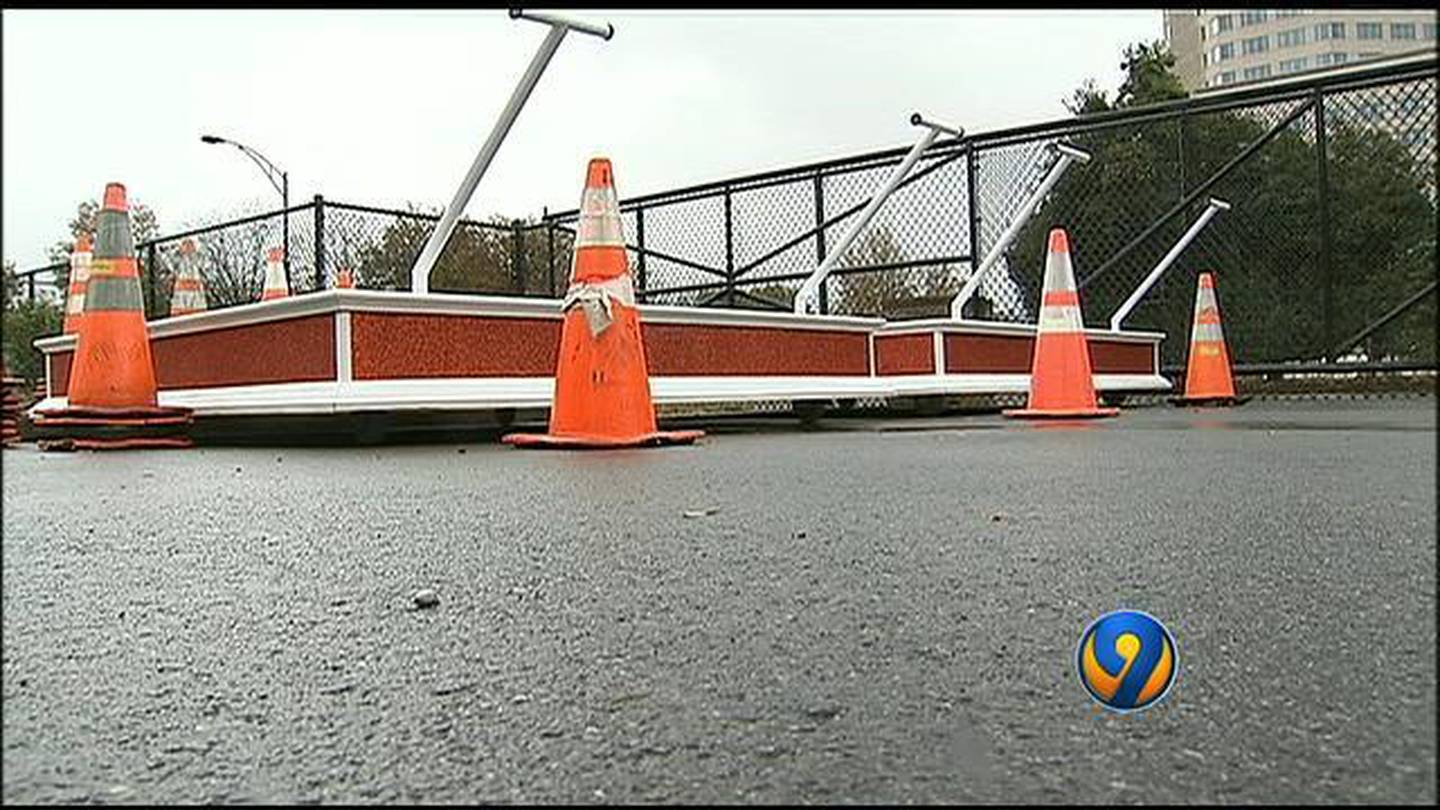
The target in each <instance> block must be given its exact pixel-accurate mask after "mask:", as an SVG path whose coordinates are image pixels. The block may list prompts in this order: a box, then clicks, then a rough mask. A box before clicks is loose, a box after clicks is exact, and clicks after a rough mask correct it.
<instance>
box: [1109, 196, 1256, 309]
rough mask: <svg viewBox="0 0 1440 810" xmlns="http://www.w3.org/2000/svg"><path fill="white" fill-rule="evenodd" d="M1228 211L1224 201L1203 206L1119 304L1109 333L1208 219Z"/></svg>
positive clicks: (1203, 226)
mask: <svg viewBox="0 0 1440 810" xmlns="http://www.w3.org/2000/svg"><path fill="white" fill-rule="evenodd" d="M1229 210H1230V203H1227V202H1225V201H1224V200H1217V199H1215V198H1214V197H1211V198H1210V203H1209V205H1206V206H1205V212H1204V213H1202V214H1201V215H1200V218H1199V219H1196V220H1195V224H1193V225H1191V226H1190V230H1188V231H1186V232H1185V234H1184V235H1183V236H1181V237H1180V241H1178V242H1176V243H1175V246H1174V247H1172V248H1170V252H1168V253H1166V254H1165V256H1164V258H1162V259H1161V260H1160V262H1159V264H1156V265H1155V269H1154V270H1151V271H1150V275H1148V276H1146V277H1145V280H1144V281H1142V282H1140V286H1138V287H1136V288H1135V292H1132V293H1130V297H1129V298H1126V299H1125V303H1123V304H1121V305H1120V308H1119V309H1117V310H1115V314H1114V315H1111V316H1110V331H1111V332H1119V331H1120V322H1121V321H1123V320H1125V316H1126V315H1129V314H1130V310H1132V309H1134V308H1135V305H1136V304H1138V303H1140V299H1141V298H1144V297H1145V293H1147V292H1149V291H1150V288H1151V287H1152V286H1154V285H1155V282H1156V281H1158V280H1159V278H1160V274H1162V273H1164V272H1165V271H1166V270H1167V269H1168V268H1169V267H1170V265H1171V264H1173V263H1174V262H1175V259H1176V257H1178V256H1179V255H1180V252H1181V251H1183V250H1184V249H1185V247H1186V246H1187V245H1189V244H1190V242H1191V240H1193V239H1194V238H1195V237H1196V236H1198V235H1199V234H1200V231H1202V230H1204V229H1205V226H1206V224H1208V223H1209V222H1210V219H1211V218H1212V217H1214V216H1215V215H1216V214H1218V213H1220V212H1221V211H1229Z"/></svg>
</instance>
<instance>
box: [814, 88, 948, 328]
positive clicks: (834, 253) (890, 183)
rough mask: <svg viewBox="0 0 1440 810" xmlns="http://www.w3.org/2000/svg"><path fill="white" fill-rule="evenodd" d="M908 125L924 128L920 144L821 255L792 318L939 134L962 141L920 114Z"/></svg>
mask: <svg viewBox="0 0 1440 810" xmlns="http://www.w3.org/2000/svg"><path fill="white" fill-rule="evenodd" d="M910 123H911V124H913V125H915V126H923V127H925V134H924V135H923V136H922V137H921V138H920V140H918V141H916V142H915V145H914V146H912V147H910V151H909V153H907V154H906V155H905V159H904V160H902V161H900V165H899V166H896V167H895V171H893V172H891V173H890V178H889V179H888V180H886V181H885V185H884V187H882V188H881V189H880V191H879V193H877V194H876V195H875V196H874V197H871V198H870V204H869V205H866V206H865V208H864V210H862V211H861V212H860V216H859V218H857V219H856V220H855V221H854V222H853V223H851V225H850V228H849V229H848V230H846V231H845V235H844V236H842V237H840V241H839V242H837V243H835V247H833V248H831V249H830V252H829V253H827V254H825V259H824V260H823V261H821V262H820V266H819V267H817V268H815V272H813V273H811V274H810V277H809V278H807V279H805V283H804V284H803V285H801V287H800V291H799V292H798V293H796V294H795V314H797V315H804V314H806V313H808V312H809V311H810V310H811V308H812V306H813V305H814V304H815V300H816V297H817V295H818V293H819V291H820V285H821V284H823V283H825V279H826V277H828V276H829V275H830V271H831V270H833V269H834V268H835V265H836V264H837V263H838V262H839V261H840V257H841V256H844V255H845V251H846V250H848V249H849V248H850V244H851V243H852V242H854V241H855V237H857V236H859V235H860V233H861V232H862V231H864V230H865V227H866V226H867V225H869V224H870V220H872V219H874V218H875V212H876V211H879V210H880V206H882V205H884V204H885V201H886V200H887V199H889V197H890V195H891V194H893V193H895V189H896V188H897V187H899V185H900V182H901V181H902V180H904V179H905V175H907V174H909V173H910V169H912V168H913V167H914V166H915V162H916V161H917V160H919V159H920V155H921V154H923V153H924V151H925V150H926V149H929V148H930V144H932V143H934V142H935V139H936V138H937V137H938V136H939V135H940V133H942V132H943V133H946V134H948V135H953V136H954V137H956V138H964V137H965V130H964V129H959V128H952V127H947V126H944V125H943V124H937V123H934V122H932V121H926V120H925V119H924V118H922V117H920V113H914V114H913V115H911V116H910Z"/></svg>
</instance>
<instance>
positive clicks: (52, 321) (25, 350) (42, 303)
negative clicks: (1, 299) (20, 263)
mask: <svg viewBox="0 0 1440 810" xmlns="http://www.w3.org/2000/svg"><path fill="white" fill-rule="evenodd" d="M6 269H7V271H9V270H11V269H13V268H9V267H7V268H6ZM7 275H9V273H8V272H7ZM6 301H7V303H6V306H5V314H4V325H3V331H4V340H3V343H4V352H5V367H6V368H7V369H9V371H10V373H11V374H13V375H15V376H17V377H22V378H24V379H25V381H26V383H27V384H28V385H32V386H33V385H34V384H35V383H36V382H37V381H38V380H43V379H45V360H44V355H42V354H41V353H40V350H38V349H36V348H35V345H34V343H35V340H36V339H37V338H42V337H50V336H51V335H58V334H60V328H61V326H62V325H63V324H64V322H65V313H64V311H63V310H61V308H60V307H59V306H58V305H57V304H55V303H54V302H51V301H46V300H42V299H36V300H34V301H31V300H28V299H26V298H23V297H22V298H19V299H17V300H14V301H11V300H10V299H9V297H8V296H7V298H6Z"/></svg>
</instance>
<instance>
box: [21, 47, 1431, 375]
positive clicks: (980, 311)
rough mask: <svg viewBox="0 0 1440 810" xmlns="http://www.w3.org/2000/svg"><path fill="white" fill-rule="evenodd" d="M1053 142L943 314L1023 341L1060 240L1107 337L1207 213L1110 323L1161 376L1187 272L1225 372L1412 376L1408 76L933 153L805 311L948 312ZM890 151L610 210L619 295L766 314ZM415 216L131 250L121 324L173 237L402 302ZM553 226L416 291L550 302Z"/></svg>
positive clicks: (308, 216)
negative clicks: (1013, 326) (1312, 368)
mask: <svg viewBox="0 0 1440 810" xmlns="http://www.w3.org/2000/svg"><path fill="white" fill-rule="evenodd" d="M1060 143H1068V144H1072V145H1074V146H1077V147H1080V148H1081V149H1084V150H1085V151H1087V152H1089V153H1090V154H1091V155H1092V160H1091V161H1090V162H1089V163H1083V164H1082V163H1076V164H1074V165H1071V166H1070V167H1069V169H1068V170H1067V171H1066V172H1065V173H1064V175H1063V176H1061V177H1060V179H1059V181H1058V183H1056V184H1055V185H1054V187H1053V188H1052V189H1051V191H1050V192H1049V194H1048V195H1046V196H1045V198H1044V199H1043V200H1042V201H1041V203H1040V205H1039V207H1038V208H1037V209H1036V211H1035V213H1034V215H1033V216H1032V217H1031V219H1030V220H1029V221H1028V222H1027V223H1026V224H1025V226H1024V227H1023V228H1021V229H1020V230H1019V232H1018V234H1017V235H1016V237H1015V239H1014V240H1013V242H1012V243H1011V244H1010V245H1009V246H1008V248H1006V249H1005V250H1004V251H1003V253H1002V254H1001V255H999V256H998V257H997V261H996V262H995V265H994V268H993V269H992V270H991V271H990V272H989V274H988V275H987V276H986V278H985V279H984V280H983V282H982V283H981V284H980V285H979V287H978V290H977V294H976V295H975V296H974V297H973V298H972V300H971V301H970V303H969V305H968V306H967V309H966V315H967V317H974V318H981V319H994V320H1002V321H1011V322H1033V321H1034V319H1035V311H1036V304H1037V302H1038V300H1039V296H1040V289H1039V286H1040V282H1041V279H1042V277H1043V267H1044V249H1045V245H1046V234H1047V232H1048V231H1049V229H1051V228H1052V227H1064V228H1065V229H1066V230H1067V231H1068V232H1069V235H1070V242H1071V250H1072V257H1073V260H1074V265H1075V271H1076V276H1077V278H1078V279H1079V282H1080V285H1081V290H1082V292H1081V297H1082V303H1083V309H1084V312H1085V320H1086V323H1087V324H1088V325H1090V326H1096V327H1101V326H1107V325H1108V323H1109V320H1110V317H1111V315H1112V314H1113V313H1115V311H1116V310H1117V308H1118V307H1120V305H1121V303H1122V302H1123V301H1125V299H1126V298H1127V297H1128V296H1129V295H1130V293H1131V292H1132V291H1133V290H1135V289H1136V287H1137V285H1139V284H1140V283H1141V281H1142V279H1144V278H1145V277H1146V276H1147V275H1148V274H1149V272H1150V270H1151V269H1152V268H1153V267H1155V266H1156V264H1157V262H1159V261H1160V260H1161V258H1162V257H1163V256H1164V255H1165V254H1166V253H1167V251H1169V249H1170V248H1171V246H1173V245H1174V244H1175V243H1176V241H1177V240H1178V239H1179V238H1180V237H1181V235H1182V234H1183V233H1184V232H1185V231H1186V230H1187V229H1188V228H1189V227H1190V225H1191V224H1192V223H1193V222H1194V221H1195V219H1196V218H1197V217H1198V216H1199V215H1200V214H1201V212H1202V211H1203V210H1204V209H1205V207H1206V204H1207V200H1208V199H1209V198H1211V197H1216V198H1220V199H1223V200H1225V201H1227V202H1229V203H1230V204H1231V205H1232V206H1233V208H1232V210H1230V211H1227V212H1223V213H1220V214H1219V215H1217V216H1215V217H1214V219H1213V220H1211V222H1210V223H1209V225H1208V227H1207V228H1206V229H1204V230H1203V231H1202V232H1201V233H1200V235H1199V236H1198V238H1196V239H1195V241H1194V242H1193V243H1192V244H1190V245H1189V247H1188V248H1187V249H1186V250H1185V251H1184V252H1183V253H1182V254H1181V255H1180V257H1179V259H1178V260H1177V261H1176V263H1175V264H1174V265H1173V266H1171V267H1170V269H1169V270H1168V271H1167V272H1166V273H1165V274H1164V275H1163V276H1161V277H1160V279H1159V281H1158V282H1157V283H1156V284H1155V285H1154V286H1153V287H1152V288H1151V289H1150V290H1149V292H1148V293H1147V294H1146V295H1145V297H1144V298H1143V299H1142V300H1141V301H1140V303H1139V305H1138V306H1137V307H1135V308H1134V309H1133V310H1132V311H1131V312H1130V314H1129V315H1128V317H1127V318H1126V319H1125V321H1124V326H1125V328H1127V329H1148V330H1156V331H1162V332H1164V333H1166V334H1167V335H1168V336H1169V339H1168V340H1166V341H1165V342H1164V344H1163V352H1164V355H1163V363H1164V364H1166V365H1172V366H1173V365H1176V364H1181V363H1183V362H1184V358H1185V353H1186V351H1187V348H1188V346H1187V343H1188V336H1189V329H1190V320H1191V318H1192V314H1193V313H1192V311H1191V310H1192V307H1193V303H1194V289H1195V279H1196V276H1197V275H1198V273H1199V272H1202V271H1210V272H1213V273H1215V275H1216V278H1217V286H1218V294H1219V298H1220V303H1221V310H1222V312H1223V316H1224V328H1225V333H1226V336H1227V339H1228V341H1229V342H1230V344H1231V350H1232V352H1233V353H1234V355H1235V357H1236V360H1237V361H1238V362H1239V363H1242V364H1247V363H1248V364H1265V363H1275V362H1280V361H1296V360H1300V361H1317V360H1333V359H1337V358H1341V357H1343V358H1344V359H1349V360H1358V361H1366V362H1371V363H1385V362H1405V363H1412V364H1413V363H1429V364H1433V363H1434V361H1435V315H1436V304H1435V297H1436V296H1435V295H1434V294H1433V289H1434V285H1435V260H1436V257H1435V239H1436V228H1435V221H1436V220H1435V215H1436V211H1435V208H1436V197H1437V195H1436V178H1435V171H1436V165H1435V164H1436V72H1435V66H1434V63H1433V62H1432V63H1429V64H1428V65H1422V66H1420V67H1418V68H1417V67H1414V66H1411V67H1401V68H1388V69H1377V70H1372V71H1368V72H1365V73H1362V74H1358V75H1356V76H1352V77H1344V78H1339V77H1330V78H1325V77H1320V78H1317V79H1315V80H1314V81H1312V82H1311V83H1310V84H1308V85H1304V86H1301V85H1291V86H1289V87H1284V88H1279V89H1274V90H1269V91H1253V92H1250V93H1248V94H1236V95H1230V96H1216V97H1211V98H1205V99H1198V100H1190V101H1187V102H1183V103H1179V104H1173V105H1166V106H1164V107H1161V108H1145V109H1138V110H1134V111H1129V112H1125V113H1111V114H1105V115H1103V116H1101V117H1099V118H1094V117H1092V118H1081V119H1070V120H1066V121H1059V122H1053V123H1050V124H1043V125H1037V126H1034V127H1027V128H1024V129H1023V130H1011V131H1007V132H999V133H989V134H981V135H975V136H972V137H970V138H968V139H966V140H964V141H955V140H953V139H947V140H942V141H939V142H937V143H936V144H935V145H934V146H932V147H931V149H930V150H929V151H928V152H926V153H925V154H924V155H923V156H922V157H921V159H920V160H919V161H918V163H917V164H916V165H915V166H914V168H913V169H912V170H911V172H910V174H909V176H908V177H907V178H906V180H905V181H904V182H903V183H902V185H901V186H900V187H899V188H898V189H897V190H896V191H895V193H894V194H893V195H892V196H891V197H890V198H889V199H888V200H887V201H886V203H885V205H884V206H883V207H882V208H881V209H880V211H879V213H878V214H877V215H876V217H875V218H874V220H873V221H872V222H871V223H870V225H869V227H868V228H866V229H865V231H864V232H863V233H861V234H860V236H859V238H858V239H856V240H855V242H854V243H853V244H852V245H851V246H850V247H849V249H848V250H847V251H846V252H845V254H844V255H843V256H841V257H839V261H838V262H837V264H836V269H835V270H834V272H833V273H832V275H831V276H830V277H829V278H828V279H827V281H826V282H825V284H824V285H823V287H822V291H821V306H822V310H823V311H827V312H830V313H836V314H852V315H875V316H883V317H886V318H891V319H904V318H917V317H933V316H945V315H948V314H949V306H950V301H951V299H952V298H953V297H954V295H955V293H956V292H957V291H958V290H959V288H960V287H961V285H962V284H963V283H964V282H965V280H966V279H968V278H969V277H970V274H971V273H973V272H974V269H975V268H976V266H978V265H979V263H980V262H981V260H982V259H983V258H984V256H985V255H986V253H987V252H988V251H990V250H992V249H993V248H994V247H995V246H996V245H997V243H998V242H999V241H1000V239H1001V235H1002V233H1004V232H1005V231H1006V229H1007V228H1008V227H1009V226H1010V224H1011V223H1012V222H1013V221H1014V220H1015V217H1016V214H1017V212H1018V211H1019V210H1020V209H1021V208H1022V206H1023V205H1024V203H1025V201H1026V200H1027V198H1029V197H1030V196H1031V194H1032V193H1034V192H1035V190H1036V189H1037V188H1038V187H1039V186H1040V185H1041V183H1042V182H1043V181H1044V179H1045V178H1046V176H1047V174H1049V172H1050V171H1051V169H1052V167H1053V166H1054V165H1055V163H1056V161H1057V160H1058V159H1059V155H1058V153H1057V152H1056V150H1055V149H1054V148H1053V147H1054V146H1056V145H1057V144H1060ZM905 151H906V150H904V149H896V150H890V151H887V152H881V153H875V154H871V155H864V156H859V157H855V158H848V159H843V160H836V161H829V162H826V163H823V164H815V165H812V166H804V167H797V168H794V169H790V170H782V171H778V172H769V173H766V174H765V175H756V176H752V177H746V178H736V179H732V180H727V181H723V182H720V183H712V184H708V185H706V186H701V187H696V188H691V189H685V190H678V191H673V192H666V193H661V194H654V195H649V196H647V197H644V198H637V199H632V200H623V201H622V202H621V210H622V219H623V225H624V228H625V234H626V238H627V240H628V241H629V243H630V258H631V262H632V268H633V269H634V272H635V278H636V286H637V293H638V294H639V296H640V298H641V300H643V301H647V302H650V303H662V304H678V305H690V306H735V307H759V308H772V309H789V308H790V307H791V305H792V302H793V298H794V295H795V293H796V291H797V290H798V289H799V287H800V286H801V284H802V283H803V282H804V280H805V278H806V277H807V276H808V275H809V274H810V273H811V272H812V271H813V270H814V269H815V268H816V267H817V266H818V265H819V263H820V262H821V260H822V259H823V258H824V257H825V255H826V252H827V250H829V249H831V248H833V247H834V246H835V245H837V244H838V243H839V242H840V240H841V238H842V237H843V235H844V234H845V233H846V231H847V230H848V229H849V228H850V227H851V226H852V224H853V223H855V222H856V221H857V219H858V217H859V212H860V210H861V209H862V208H863V207H864V206H865V204H866V203H867V202H868V201H869V200H870V199H871V198H872V197H873V195H875V194H876V193H877V192H879V191H880V190H881V188H882V187H883V185H884V184H885V182H886V180H887V178H888V177H889V176H890V174H891V172H892V171H893V169H894V168H895V166H896V165H898V164H899V163H900V162H901V160H902V159H903V157H904V153H905ZM437 220H438V213H435V212H425V211H419V210H409V211H396V210H391V209H383V208H373V207H367V206H361V205H352V204H347V203H338V202H329V201H325V200H322V199H320V198H318V197H317V198H316V199H315V201H314V202H312V203H308V204H306V205H303V206H299V207H296V208H292V209H290V210H289V211H288V212H287V213H285V214H284V215H283V216H282V214H281V212H274V213H271V214H266V215H260V216H256V217H250V218H247V219H244V220H238V221H235V222H229V223H223V224H220V225H216V226H212V227H209V228H205V229H200V230H196V231H192V232H190V233H187V234H180V235H176V236H170V237H164V238H161V239H158V240H155V241H154V242H150V243H142V244H140V245H137V258H138V259H139V261H140V263H141V268H142V271H143V273H144V280H143V284H144V288H145V296H146V310H147V313H148V314H149V315H150V316H151V317H163V316H164V315H165V314H167V313H168V307H169V298H170V293H171V289H172V287H173V279H174V275H175V272H176V267H177V260H178V257H179V250H180V245H181V244H182V243H183V242H184V241H185V240H186V239H192V240H194V242H195V244H196V246H197V251H198V255H199V258H200V261H199V266H200V271H201V275H202V278H203V280H204V282H205V286H206V288H207V292H208V297H209V305H210V307H211V308H212V309H215V308H223V307H226V306H233V305H236V304H243V303H248V302H251V301H256V300H259V298H260V293H261V289H262V287H263V283H264V277H265V260H264V257H265V255H266V253H267V251H268V250H269V249H271V248H275V247H280V246H282V244H288V256H289V266H288V276H289V282H290V287H291V290H292V291H293V292H296V293H300V292H305V291H309V290H314V289H324V288H329V287H332V286H334V285H335V283H336V279H337V276H338V273H339V272H340V271H342V270H348V271H349V272H350V274H351V275H352V277H353V279H354V282H355V285H356V286H357V287H360V288H367V289H389V290H406V289H409V288H410V277H409V273H410V268H411V266H412V264H413V263H414V261H415V259H416V257H417V256H418V255H419V253H420V250H421V248H422V247H423V245H424V243H425V240H426V239H427V238H428V237H429V235H430V233H431V231H432V230H433V228H434V225H435V222H436V221H437ZM284 223H288V234H287V233H286V228H285V227H284ZM574 224H575V212H573V211H570V212H565V213H560V214H555V215H551V216H547V217H545V218H544V219H542V220H541V221H539V222H525V221H518V220H517V221H504V220H496V221H491V222H474V221H468V220H462V221H461V222H460V223H459V224H458V225H457V227H456V230H455V233H454V235H453V236H452V237H451V239H450V241H449V242H448V243H447V246H446V249H445V251H444V252H443V254H442V255H441V257H440V260H439V262H438V263H437V266H436V268H435V270H434V271H433V273H432V275H431V278H430V286H431V289H432V290H435V291H441V292H467V293H484V294H501V295H531V296H550V297H556V296H559V295H563V293H564V291H565V288H566V286H567V285H568V280H569V279H568V277H569V274H570V265H571V245H572V243H573V239H574ZM21 276H22V279H21V284H22V294H23V292H24V285H25V284H26V283H30V284H31V285H32V287H33V285H34V283H35V282H38V283H40V284H41V285H43V284H44V283H45V279H46V278H47V276H48V277H49V278H53V279H56V281H55V283H56V284H63V279H64V268H63V266H62V267H59V268H55V267H51V268H39V269H37V270H36V271H30V273H29V274H21ZM26 276H28V278H26ZM1427 285H1428V288H1429V292H1428V293H1427V292H1426V289H1427Z"/></svg>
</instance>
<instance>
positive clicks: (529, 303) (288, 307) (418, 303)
mask: <svg viewBox="0 0 1440 810" xmlns="http://www.w3.org/2000/svg"><path fill="white" fill-rule="evenodd" d="M334 312H370V313H381V314H385V313H396V314H406V315H464V316H472V317H492V318H541V319H547V320H548V319H553V320H560V319H562V318H563V317H564V313H563V312H562V311H561V300H560V299H558V298H517V297H509V296H494V295H468V294H458V293H426V294H423V295H417V294H415V293H410V292H404V291H386V290H356V289H345V288H338V289H333V290H325V291H323V292H312V293H304V294H302V295H292V296H289V297H287V298H278V299H274V300H271V301H257V302H255V303H251V304H242V305H240V306H235V307H227V308H225V309H219V310H212V311H209V312H197V313H194V314H191V315H180V316H177V317H174V318H162V319H160V320H156V321H151V322H149V324H148V327H149V329H150V337H151V339H152V340H153V339H159V338H166V337H174V336H176V335H187V334H193V333H196V332H208V331H215V330H219V329H228V328H231V327H237V326H251V325H255V324H261V323H270V322H272V321H283V320H289V319H292V318H304V317H308V316H311V315H325V314H330V313H334ZM640 321H641V323H642V325H643V324H647V323H655V324H685V325H694V326H722V327H723V326H745V327H755V328H765V329H793V330H805V331H832V332H833V331H839V332H865V333H869V332H871V331H874V330H875V329H876V328H879V327H880V326H881V325H883V324H884V323H885V321H884V320H883V319H881V318H850V317H839V316H828V315H826V316H818V315H796V314H794V313H791V312H766V311H763V310H741V309H710V308H704V307H677V306H667V305H660V304H641V305H640ZM74 343H75V335H57V336H55V337H49V338H41V339H39V340H36V341H35V346H36V348H38V349H40V351H42V352H46V353H49V352H53V351H66V350H69V349H71V348H73V345H74Z"/></svg>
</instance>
